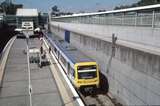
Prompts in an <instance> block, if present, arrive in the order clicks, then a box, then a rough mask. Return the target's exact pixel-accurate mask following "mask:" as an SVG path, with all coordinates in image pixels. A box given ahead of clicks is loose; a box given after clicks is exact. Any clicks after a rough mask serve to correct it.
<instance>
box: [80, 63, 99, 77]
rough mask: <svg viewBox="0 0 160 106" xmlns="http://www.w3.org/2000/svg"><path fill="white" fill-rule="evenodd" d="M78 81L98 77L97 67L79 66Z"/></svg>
mask: <svg viewBox="0 0 160 106" xmlns="http://www.w3.org/2000/svg"><path fill="white" fill-rule="evenodd" d="M77 70H78V79H92V78H96V77H97V72H96V65H92V66H78V69H77Z"/></svg>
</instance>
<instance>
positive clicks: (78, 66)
mask: <svg viewBox="0 0 160 106" xmlns="http://www.w3.org/2000/svg"><path fill="white" fill-rule="evenodd" d="M51 36H52V37H47V39H48V41H49V43H50V44H51V45H52V46H51V49H52V52H53V53H54V55H55V57H56V58H57V60H58V61H59V63H60V64H61V66H62V67H63V69H64V71H65V73H66V74H67V76H68V78H69V79H70V81H71V82H72V84H73V85H74V86H75V87H76V88H77V89H80V88H87V87H94V88H98V87H99V70H98V65H97V63H96V62H95V61H94V60H93V59H91V58H90V57H88V56H86V55H84V54H83V53H82V52H81V51H79V50H77V49H76V48H75V47H73V46H71V45H70V44H69V43H67V42H65V41H64V40H61V39H59V38H58V37H56V36H54V37H53V35H51Z"/></svg>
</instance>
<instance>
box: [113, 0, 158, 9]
mask: <svg viewBox="0 0 160 106" xmlns="http://www.w3.org/2000/svg"><path fill="white" fill-rule="evenodd" d="M159 3H160V0H140V1H139V2H137V3H133V4H132V5H121V6H116V7H115V8H114V9H115V10H117V9H124V8H131V7H138V6H146V5H153V4H159Z"/></svg>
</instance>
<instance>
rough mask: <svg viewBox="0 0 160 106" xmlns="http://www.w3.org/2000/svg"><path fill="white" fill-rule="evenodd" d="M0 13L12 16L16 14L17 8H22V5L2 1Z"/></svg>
mask: <svg viewBox="0 0 160 106" xmlns="http://www.w3.org/2000/svg"><path fill="white" fill-rule="evenodd" d="M0 7H1V12H5V13H6V14H10V15H14V14H16V10H17V8H22V7H23V5H22V4H13V3H8V2H7V1H4V2H2V3H1V4H0Z"/></svg>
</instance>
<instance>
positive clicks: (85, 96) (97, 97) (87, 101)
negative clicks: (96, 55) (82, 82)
mask: <svg viewBox="0 0 160 106" xmlns="http://www.w3.org/2000/svg"><path fill="white" fill-rule="evenodd" d="M59 64H60V63H59ZM60 66H61V64H60ZM61 68H62V69H63V67H62V66H61ZM100 75H101V74H100ZM101 80H104V76H102V75H101ZM102 82H103V81H102ZM104 83H106V82H103V83H102V84H101V85H103V87H104V85H105V84H104ZM103 87H100V88H99V89H97V90H96V93H95V92H94V93H93V92H92V93H91V92H85V91H84V90H81V91H80V90H77V89H76V88H75V89H76V91H77V93H78V94H79V96H80V98H81V99H82V101H83V102H84V105H86V106H122V105H117V103H113V101H112V100H111V99H110V98H109V96H108V95H107V91H106V89H107V88H106V86H105V87H104V88H103Z"/></svg>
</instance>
